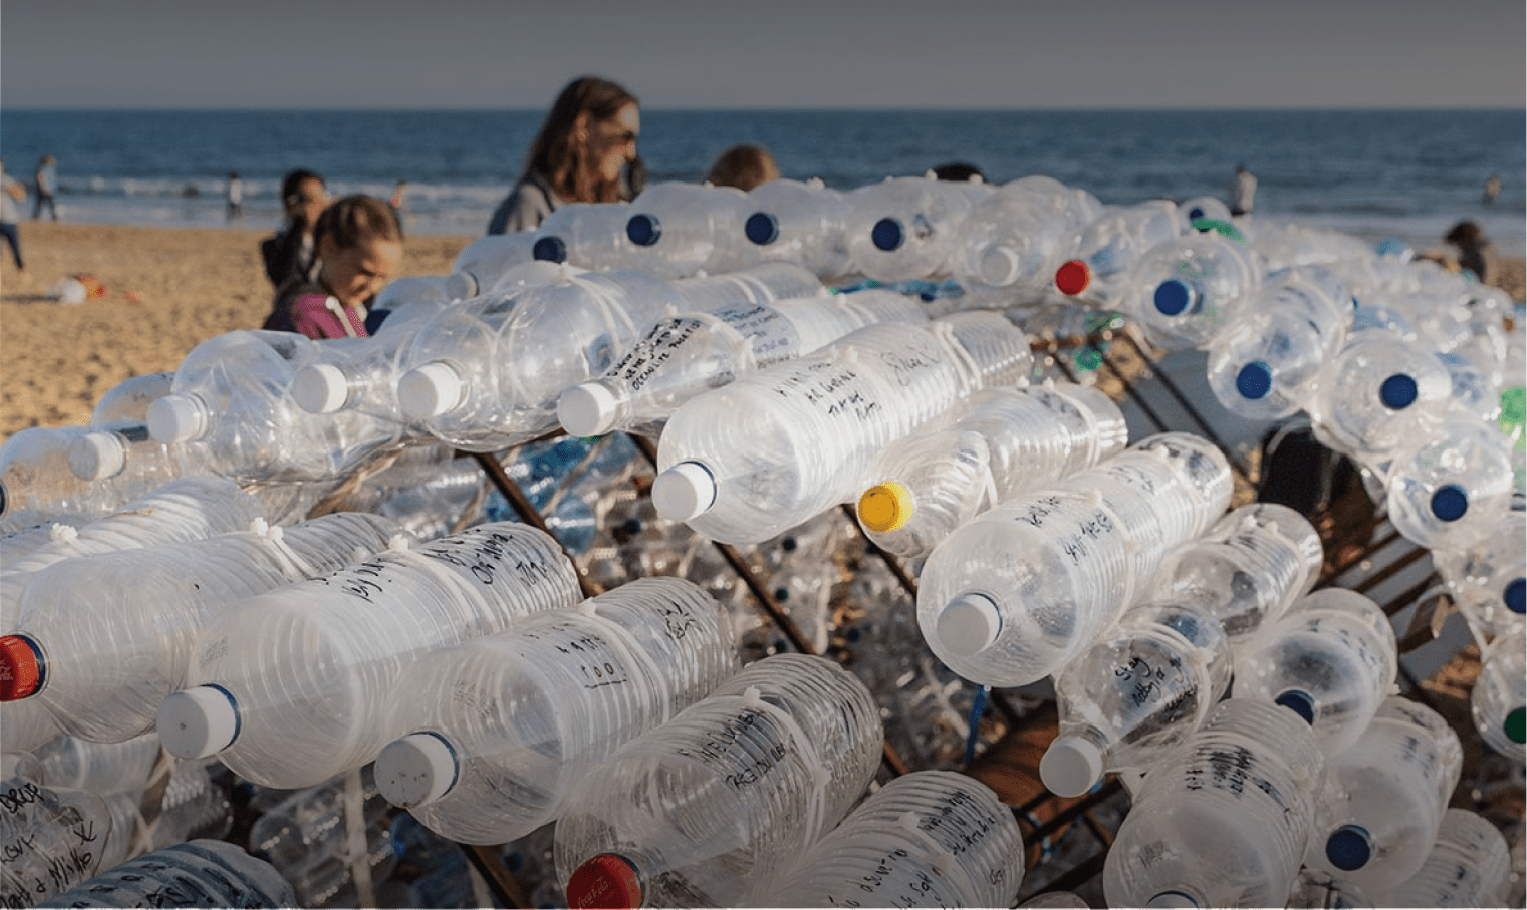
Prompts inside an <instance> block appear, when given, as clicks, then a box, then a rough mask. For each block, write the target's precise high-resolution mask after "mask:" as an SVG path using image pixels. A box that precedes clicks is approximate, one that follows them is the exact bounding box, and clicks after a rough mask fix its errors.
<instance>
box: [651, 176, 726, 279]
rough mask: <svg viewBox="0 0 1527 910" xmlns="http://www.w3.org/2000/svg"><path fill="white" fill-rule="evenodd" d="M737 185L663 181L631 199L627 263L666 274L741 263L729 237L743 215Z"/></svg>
mask: <svg viewBox="0 0 1527 910" xmlns="http://www.w3.org/2000/svg"><path fill="white" fill-rule="evenodd" d="M746 201H747V194H746V193H744V192H742V191H741V190H739V189H736V188H735V187H729V186H711V185H709V184H695V183H684V182H680V181H664V182H661V183H654V184H652V185H650V186H648V187H647V188H646V189H644V190H642V192H641V194H640V195H639V196H637V197H636V198H635V199H633V200H631V207H630V210H629V212H628V213H627V218H626V223H625V225H624V226H623V230H624V232H625V235H626V240H627V241H629V245H628V247H627V255H628V257H629V260H628V264H629V266H630V267H631V268H635V269H641V270H642V271H645V272H651V273H652V274H654V275H661V276H662V277H664V278H687V277H689V276H691V275H693V274H695V273H696V272H698V271H701V270H702V269H703V270H706V271H710V272H713V273H716V272H728V271H731V270H733V269H735V268H737V267H738V266H740V265H741V264H742V263H741V262H740V261H739V260H738V257H737V256H736V255H735V254H734V253H733V244H732V243H730V242H729V241H730V240H731V238H732V237H733V236H734V235H735V234H737V233H738V232H739V230H740V226H741V224H742V222H743V220H744V219H745V218H746V215H744V214H743V209H744V207H745V206H746Z"/></svg>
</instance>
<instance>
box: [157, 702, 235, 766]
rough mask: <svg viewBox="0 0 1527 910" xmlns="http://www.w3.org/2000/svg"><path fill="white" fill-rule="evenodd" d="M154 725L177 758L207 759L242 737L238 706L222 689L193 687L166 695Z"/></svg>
mask: <svg viewBox="0 0 1527 910" xmlns="http://www.w3.org/2000/svg"><path fill="white" fill-rule="evenodd" d="M154 726H155V729H156V730H157V731H158V733H159V741H160V742H161V743H163V744H164V748H165V750H166V751H168V752H169V753H170V754H171V755H173V756H175V757H176V758H208V757H210V756H213V755H216V754H217V753H219V752H221V751H223V750H224V749H226V748H228V747H229V746H231V745H233V742H234V740H236V739H238V738H239V703H238V702H237V701H234V698H233V695H232V693H230V692H229V691H228V690H227V689H224V688H223V687H222V686H192V687H191V688H189V689H181V690H180V691H179V692H172V693H170V694H169V695H167V696H165V699H164V701H161V702H160V703H159V712H158V714H157V715H156V717H155V722H154Z"/></svg>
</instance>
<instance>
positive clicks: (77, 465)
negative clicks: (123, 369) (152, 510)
mask: <svg viewBox="0 0 1527 910" xmlns="http://www.w3.org/2000/svg"><path fill="white" fill-rule="evenodd" d="M65 455H66V457H67V458H68V461H69V470H70V471H72V472H73V473H74V476H75V477H78V478H79V479H80V480H83V481H86V482H101V481H110V482H111V483H112V486H113V487H115V488H117V489H119V490H122V491H124V492H126V493H129V494H130V495H133V496H141V495H142V494H144V493H147V492H149V491H150V490H154V489H157V488H159V487H161V486H163V485H164V484H166V483H168V482H170V481H171V480H174V479H175V478H177V477H188V476H192V475H197V474H203V475H205V474H212V473H214V472H213V470H212V468H213V466H214V462H213V460H212V452H211V450H209V449H208V448H207V447H206V446H203V445H198V444H196V443H195V442H191V443H177V444H174V445H167V444H165V443H162V442H156V441H155V440H154V439H153V437H151V436H150V435H149V432H148V425H147V424H145V423H143V422H141V421H139V422H135V423H114V424H97V425H95V426H92V427H91V428H90V429H89V431H88V432H86V433H85V434H84V435H82V436H80V437H79V438H77V439H75V440H73V441H72V442H70V443H69V448H68V450H67V451H66V452H65Z"/></svg>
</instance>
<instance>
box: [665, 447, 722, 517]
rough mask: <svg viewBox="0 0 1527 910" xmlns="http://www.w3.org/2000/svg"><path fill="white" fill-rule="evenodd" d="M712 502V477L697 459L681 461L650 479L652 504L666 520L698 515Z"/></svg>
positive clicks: (713, 483) (713, 481)
mask: <svg viewBox="0 0 1527 910" xmlns="http://www.w3.org/2000/svg"><path fill="white" fill-rule="evenodd" d="M715 504H716V478H715V477H713V476H712V475H711V472H710V471H708V470H706V468H705V466H704V465H702V464H700V463H699V462H698V461H681V462H679V463H678V464H676V465H674V466H673V467H671V468H669V469H668V470H666V471H664V472H663V473H661V474H659V475H657V479H656V480H654V481H652V507H653V508H655V509H657V514H659V515H661V516H663V517H664V518H666V519H668V520H669V521H689V520H691V519H694V518H699V517H700V516H701V515H704V514H705V513H706V512H708V511H710V507H711V506H713V505H715Z"/></svg>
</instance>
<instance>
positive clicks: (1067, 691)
mask: <svg viewBox="0 0 1527 910" xmlns="http://www.w3.org/2000/svg"><path fill="white" fill-rule="evenodd" d="M1229 685H1230V641H1229V639H1227V638H1226V637H1225V633H1224V630H1223V629H1221V628H1220V626H1219V622H1218V621H1217V620H1216V619H1215V618H1214V616H1213V615H1211V614H1210V613H1208V612H1207V611H1205V610H1204V609H1203V608H1201V607H1198V606H1194V605H1193V604H1190V603H1175V602H1172V601H1153V602H1147V603H1142V604H1137V605H1135V606H1133V607H1130V608H1129V609H1128V610H1127V611H1125V613H1124V615H1123V616H1122V617H1121V618H1120V619H1119V622H1118V624H1116V625H1115V626H1113V627H1112V628H1111V629H1109V630H1108V632H1106V633H1104V635H1103V636H1102V637H1100V638H1099V639H1098V641H1097V642H1096V643H1094V644H1093V645H1092V647H1090V648H1088V649H1087V650H1086V651H1083V652H1082V654H1081V655H1080V656H1079V657H1077V658H1076V659H1075V660H1073V661H1071V662H1070V663H1068V664H1066V666H1065V667H1064V668H1063V669H1062V670H1061V671H1060V673H1059V674H1058V675H1057V676H1056V677H1055V704H1056V708H1057V710H1058V712H1059V714H1060V730H1059V735H1057V736H1056V738H1055V740H1054V741H1053V742H1051V744H1050V747H1049V749H1048V750H1047V751H1046V752H1045V754H1044V758H1043V759H1042V760H1041V761H1040V763H1039V775H1040V779H1041V780H1043V781H1044V785H1045V786H1046V787H1047V788H1048V789H1049V790H1050V792H1052V793H1055V794H1057V795H1059V796H1065V797H1072V796H1081V795H1082V794H1084V793H1086V792H1087V791H1088V790H1090V789H1092V787H1093V786H1094V785H1095V784H1097V783H1098V781H1100V780H1102V778H1103V775H1104V774H1105V773H1109V772H1113V771H1122V770H1131V771H1145V770H1147V769H1149V768H1150V767H1151V766H1153V765H1154V764H1155V763H1156V762H1158V761H1159V760H1160V759H1161V758H1162V757H1163V756H1165V755H1166V754H1168V753H1170V752H1171V751H1172V750H1173V749H1175V748H1176V747H1177V746H1178V745H1180V744H1181V743H1182V742H1183V741H1184V740H1186V739H1187V738H1188V737H1189V736H1191V735H1192V734H1193V732H1194V731H1196V730H1197V729H1198V728H1199V726H1200V725H1201V724H1202V723H1203V722H1204V719H1205V718H1207V717H1208V716H1209V710H1210V709H1211V708H1213V707H1214V704H1215V702H1217V701H1218V700H1219V698H1220V696H1221V695H1223V694H1224V693H1225V690H1226V689H1227V688H1229Z"/></svg>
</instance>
